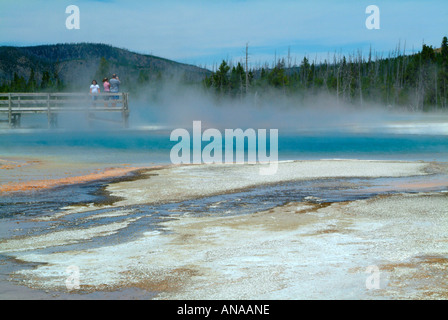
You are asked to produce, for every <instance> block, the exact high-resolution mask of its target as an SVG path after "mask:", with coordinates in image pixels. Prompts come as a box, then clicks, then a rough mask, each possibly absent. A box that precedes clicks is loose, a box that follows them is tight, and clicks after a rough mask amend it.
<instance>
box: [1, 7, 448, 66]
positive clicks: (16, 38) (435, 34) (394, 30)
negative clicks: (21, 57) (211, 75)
mask: <svg viewBox="0 0 448 320" xmlns="http://www.w3.org/2000/svg"><path fill="white" fill-rule="evenodd" d="M372 4H373V5H376V6H377V7H378V8H379V9H380V29H379V30H369V29H367V28H366V25H365V22H366V19H367V18H368V16H369V14H366V12H365V11H366V8H367V6H369V5H372ZM69 5H76V6H77V7H78V8H79V10H80V29H79V30H76V29H72V30H69V29H67V28H66V19H67V18H68V17H69V14H67V13H66V8H67V6H69ZM445 35H448V1H447V0H429V1H406V0H373V1H372V0H368V1H365V0H345V1H344V0H340V1H335V0H314V1H311V0H304V1H302V0H294V1H292V0H287V1H282V0H276V1H274V0H221V1H218V0H174V1H171V0H165V1H160V0H159V1H151V0H150V1H148V0H134V1H129V0H127V1H125V0H68V1H66V0H45V1H36V0H1V1H0V45H18V46H25V45H37V44H54V43H72V42H95V43H96V42H99V43H106V44H110V45H113V46H117V47H121V48H126V49H129V50H131V51H134V52H139V53H146V54H153V55H156V56H161V57H165V58H168V59H172V60H176V61H180V62H185V63H190V64H195V65H202V66H203V65H206V66H207V67H209V68H211V67H212V66H213V64H219V63H220V62H221V61H222V60H223V59H229V60H232V61H239V60H240V59H242V57H243V56H244V52H245V46H246V43H248V44H249V53H250V62H251V63H252V64H255V65H257V64H264V63H266V62H268V63H272V62H273V61H274V58H275V57H277V58H280V57H286V56H287V54H288V50H289V51H290V53H291V58H292V60H293V62H294V60H297V61H298V62H299V61H300V60H301V59H302V58H303V56H305V55H306V56H308V57H309V58H311V59H315V58H316V57H317V59H324V58H327V57H328V56H329V55H330V57H332V56H333V54H334V53H338V54H339V53H343V54H350V53H354V52H355V53H356V52H357V51H358V50H361V51H362V53H363V54H364V55H366V54H367V53H368V51H369V47H370V46H371V47H372V48H373V49H374V50H376V51H377V52H384V53H385V54H387V52H389V51H392V50H394V49H395V48H396V47H397V45H398V44H399V43H400V44H401V47H402V49H403V47H404V45H405V44H406V51H407V52H411V51H412V50H413V49H414V50H419V49H420V48H421V46H422V43H425V44H428V45H432V46H434V47H438V46H440V43H441V40H442V37H443V36H445Z"/></svg>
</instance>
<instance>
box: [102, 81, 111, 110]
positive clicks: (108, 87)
mask: <svg viewBox="0 0 448 320" xmlns="http://www.w3.org/2000/svg"><path fill="white" fill-rule="evenodd" d="M103 87H104V92H105V93H109V92H110V83H109V79H108V78H104V79H103ZM104 100H105V101H106V102H104V106H105V107H107V106H108V103H107V101H108V100H109V96H105V97H104Z"/></svg>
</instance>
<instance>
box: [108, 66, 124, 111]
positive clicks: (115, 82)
mask: <svg viewBox="0 0 448 320" xmlns="http://www.w3.org/2000/svg"><path fill="white" fill-rule="evenodd" d="M109 83H110V92H113V93H118V92H119V91H120V84H121V82H120V79H119V78H118V76H117V75H116V74H113V75H112V79H110V80H109ZM118 98H119V97H118V96H113V97H112V99H113V100H118ZM116 105H117V104H116V103H113V104H112V106H113V107H115V106H116Z"/></svg>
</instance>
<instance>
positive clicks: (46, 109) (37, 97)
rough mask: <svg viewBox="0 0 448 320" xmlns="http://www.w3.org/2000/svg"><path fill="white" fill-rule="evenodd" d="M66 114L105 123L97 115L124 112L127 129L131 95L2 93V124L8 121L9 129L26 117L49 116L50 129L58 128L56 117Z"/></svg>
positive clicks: (0, 112) (122, 93) (0, 109)
mask: <svg viewBox="0 0 448 320" xmlns="http://www.w3.org/2000/svg"><path fill="white" fill-rule="evenodd" d="M66 112H77V113H78V112H84V113H86V115H87V116H88V119H89V121H90V120H100V121H101V120H102V121H112V120H106V119H101V118H98V117H97V116H96V113H105V112H106V113H108V112H117V113H121V121H112V122H117V123H118V122H119V123H121V124H122V125H123V126H124V127H128V119H129V105H128V93H125V92H119V93H100V94H95V95H92V94H89V93H87V94H86V93H0V122H7V123H8V124H9V127H10V128H17V127H20V125H21V117H22V115H23V114H46V115H47V119H48V127H49V128H52V127H56V126H57V118H58V117H57V116H58V114H60V113H66ZM3 116H6V117H3Z"/></svg>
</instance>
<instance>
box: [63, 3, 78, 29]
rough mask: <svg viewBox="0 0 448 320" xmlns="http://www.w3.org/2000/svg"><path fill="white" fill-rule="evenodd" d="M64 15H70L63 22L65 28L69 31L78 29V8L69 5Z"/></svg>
mask: <svg viewBox="0 0 448 320" xmlns="http://www.w3.org/2000/svg"><path fill="white" fill-rule="evenodd" d="M65 13H67V14H70V15H69V16H68V17H67V19H66V20H65V27H66V28H67V29H69V30H71V29H80V17H79V7H78V6H75V5H70V6H68V7H67V8H66V9H65Z"/></svg>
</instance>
